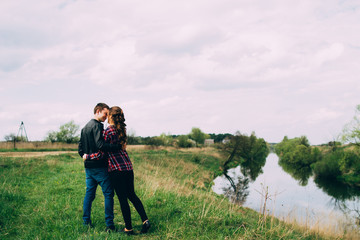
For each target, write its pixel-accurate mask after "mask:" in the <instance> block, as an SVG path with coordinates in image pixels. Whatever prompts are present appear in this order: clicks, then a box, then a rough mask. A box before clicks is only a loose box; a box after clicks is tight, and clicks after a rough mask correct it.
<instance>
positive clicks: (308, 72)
mask: <svg viewBox="0 0 360 240" xmlns="http://www.w3.org/2000/svg"><path fill="white" fill-rule="evenodd" d="M23 6H27V7H23ZM0 13H1V14H0V51H1V52H2V55H1V56H0V81H1V88H0V91H2V95H1V96H0V100H2V102H5V103H6V105H8V107H7V108H3V109H1V110H0V124H3V125H7V124H9V123H8V122H9V121H19V120H24V119H25V120H26V122H25V124H28V125H29V127H30V126H31V127H32V128H33V129H34V131H33V132H36V138H39V139H41V138H42V136H41V134H44V132H46V131H45V130H44V129H47V130H51V129H54V128H55V129H56V128H57V127H58V126H59V125H60V124H63V123H64V122H63V121H66V119H68V120H69V121H70V120H71V119H70V118H76V119H75V120H77V121H78V122H79V123H81V124H85V123H86V121H87V120H88V119H89V118H91V111H92V108H93V105H95V104H96V103H97V102H99V101H103V102H107V103H109V104H110V105H111V104H112V105H121V106H122V107H123V108H124V111H125V114H126V116H128V117H127V121H128V126H129V128H131V129H134V130H135V131H136V133H137V134H140V135H156V134H160V133H161V132H172V133H179V134H180V133H187V132H189V131H190V130H191V127H193V126H198V127H200V128H203V129H204V131H208V132H230V133H234V132H235V131H236V130H240V131H242V132H247V133H250V132H251V131H253V130H254V131H256V132H257V134H258V136H260V137H264V138H265V139H266V140H269V141H278V140H281V139H282V137H283V136H284V135H289V136H294V137H295V136H297V135H309V139H310V141H311V142H314V143H315V142H319V141H324V139H325V141H326V137H324V136H328V133H329V132H331V133H332V132H336V131H337V130H338V129H341V127H342V125H343V124H345V123H346V122H347V121H348V120H349V119H350V118H351V116H352V113H353V108H354V107H355V105H356V104H358V92H359V90H360V86H359V84H358V79H357V76H358V59H359V55H360V48H359V44H358V43H359V42H360V34H359V31H357V29H358V27H359V26H358V25H359V24H358V22H360V21H359V20H360V19H359V18H360V17H359V16H360V15H359V3H358V2H357V1H346V2H338V1H335V0H331V1H327V2H326V4H325V3H324V2H323V1H300V2H296V3H295V2H289V1H285V0H272V1H266V2H264V1H251V2H244V1H235V0H225V1H222V2H219V1H204V0H203V1H201V0H200V1H195V2H191V3H190V2H186V1H170V2H169V1H161V0H156V1H149V2H141V3H140V2H139V1H112V0H110V1H107V3H106V4H104V2H103V1H85V0H79V1H70V0H69V1H60V0H59V1H51V2H49V1H40V2H36V3H34V4H32V5H29V4H28V3H27V2H26V1H3V2H2V3H1V10H0ZM54 106H55V107H54ZM75 106H76V107H75ZM13 109H16V111H15V112H14V111H13ZM29 109H31V111H30V110H29ZM319 109H320V110H319ZM44 111H45V112H46V114H44V115H43V114H42V113H43V112H44ZM9 112H13V113H12V114H11V116H8V115H9ZM29 121H31V124H30V122H29ZM28 122H29V123H28ZM35 129H36V130H35ZM5 131H8V130H7V129H6V128H5V129H2V130H0V137H1V135H4V134H7V132H5ZM261 134H262V135H263V136H261ZM330 140H332V139H330Z"/></svg>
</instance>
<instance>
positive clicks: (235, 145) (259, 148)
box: [222, 132, 269, 181]
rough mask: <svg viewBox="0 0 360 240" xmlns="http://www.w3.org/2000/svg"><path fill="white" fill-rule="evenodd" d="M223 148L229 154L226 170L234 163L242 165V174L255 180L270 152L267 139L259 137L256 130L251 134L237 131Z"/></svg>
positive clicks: (225, 164) (225, 165)
mask: <svg viewBox="0 0 360 240" xmlns="http://www.w3.org/2000/svg"><path fill="white" fill-rule="evenodd" d="M222 150H223V151H224V152H225V153H227V154H229V157H228V159H227V161H226V162H225V163H224V172H226V171H227V170H228V169H229V168H230V167H233V166H234V165H235V166H236V165H240V166H241V172H242V174H243V175H244V176H245V177H249V178H250V179H251V180H253V181H254V180H255V179H256V178H257V177H258V176H259V174H260V173H262V167H263V166H264V165H265V162H266V157H267V155H268V154H269V148H268V147H267V144H266V142H265V140H264V139H262V138H257V137H256V135H255V133H254V132H253V133H251V135H250V136H247V135H244V134H241V133H240V132H237V133H236V134H235V135H234V136H232V137H231V139H230V142H229V143H227V144H224V145H223V149H222Z"/></svg>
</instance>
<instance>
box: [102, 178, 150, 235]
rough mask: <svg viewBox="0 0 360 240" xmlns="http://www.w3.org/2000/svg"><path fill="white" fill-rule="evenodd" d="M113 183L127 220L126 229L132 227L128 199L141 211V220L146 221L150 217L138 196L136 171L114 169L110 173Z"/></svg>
mask: <svg viewBox="0 0 360 240" xmlns="http://www.w3.org/2000/svg"><path fill="white" fill-rule="evenodd" d="M109 174H110V179H111V183H112V184H113V186H114V189H115V192H116V195H117V197H118V199H119V203H120V207H121V212H122V214H123V218H124V221H125V227H126V229H128V230H130V229H132V224H131V212H130V206H129V203H128V201H127V200H128V199H129V200H130V201H131V202H132V204H133V205H134V207H135V209H136V211H137V212H138V213H139V215H140V217H141V220H142V221H143V222H144V221H145V220H147V219H148V217H147V215H146V212H145V209H144V206H143V204H142V202H141V200H140V199H139V198H138V196H136V194H135V190H134V172H133V171H112V172H110V173H109Z"/></svg>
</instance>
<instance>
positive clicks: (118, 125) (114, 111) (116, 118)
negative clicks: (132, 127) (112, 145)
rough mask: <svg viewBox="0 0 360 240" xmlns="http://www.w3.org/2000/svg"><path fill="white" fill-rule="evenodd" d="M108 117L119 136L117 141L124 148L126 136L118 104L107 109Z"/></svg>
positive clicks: (122, 116)
mask: <svg viewBox="0 0 360 240" xmlns="http://www.w3.org/2000/svg"><path fill="white" fill-rule="evenodd" d="M109 118H111V120H112V121H113V123H114V125H115V129H116V132H117V134H118V136H119V142H120V144H121V145H122V149H123V150H126V142H127V136H126V124H125V117H124V112H123V110H122V109H121V108H120V107H118V106H114V107H111V108H110V109H109Z"/></svg>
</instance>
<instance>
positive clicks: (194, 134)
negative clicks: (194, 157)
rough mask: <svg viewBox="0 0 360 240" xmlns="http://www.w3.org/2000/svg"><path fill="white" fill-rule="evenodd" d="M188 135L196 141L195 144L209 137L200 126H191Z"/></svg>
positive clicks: (201, 142) (202, 142)
mask: <svg viewBox="0 0 360 240" xmlns="http://www.w3.org/2000/svg"><path fill="white" fill-rule="evenodd" d="M189 137H190V138H191V139H192V140H194V141H195V142H196V144H204V141H205V139H207V138H210V136H209V135H208V134H206V133H203V132H202V131H201V130H200V128H196V127H193V128H192V129H191V133H190V134H189Z"/></svg>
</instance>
